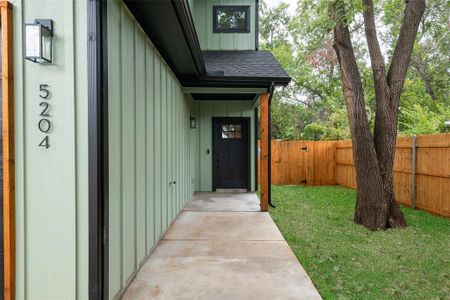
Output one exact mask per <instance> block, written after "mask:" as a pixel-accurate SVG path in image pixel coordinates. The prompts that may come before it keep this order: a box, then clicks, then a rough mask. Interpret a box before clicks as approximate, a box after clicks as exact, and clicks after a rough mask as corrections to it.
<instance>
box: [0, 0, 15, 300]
mask: <svg viewBox="0 0 450 300" xmlns="http://www.w3.org/2000/svg"><path fill="white" fill-rule="evenodd" d="M0 21H1V35H2V40H1V43H2V45H1V46H2V134H3V136H2V143H3V144H2V145H3V241H4V266H3V267H4V299H5V300H12V299H15V297H16V296H15V292H16V291H15V279H16V266H15V262H16V232H15V219H16V218H15V213H16V212H15V190H14V186H15V181H14V178H15V171H14V74H13V71H14V66H13V59H14V57H13V53H14V52H13V36H12V34H13V19H12V5H11V4H10V3H9V2H7V1H0Z"/></svg>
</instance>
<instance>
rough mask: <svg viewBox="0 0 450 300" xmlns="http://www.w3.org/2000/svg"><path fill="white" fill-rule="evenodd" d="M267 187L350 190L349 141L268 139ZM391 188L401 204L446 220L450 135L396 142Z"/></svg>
mask: <svg viewBox="0 0 450 300" xmlns="http://www.w3.org/2000/svg"><path fill="white" fill-rule="evenodd" d="M413 182H414V184H413ZM272 184H278V185H300V184H305V185H342V186H347V187H350V188H356V177H355V167H354V162H353V152H352V145H351V141H329V142H328V141H327V142H322V141H319V142H312V141H293V140H290V141H272ZM394 190H395V194H396V197H397V201H399V202H400V203H402V204H405V205H407V206H412V207H417V208H420V209H423V210H427V211H430V212H433V213H435V214H439V215H442V216H447V217H450V134H435V135H422V136H417V137H400V138H398V139H397V146H396V153H395V162H394Z"/></svg>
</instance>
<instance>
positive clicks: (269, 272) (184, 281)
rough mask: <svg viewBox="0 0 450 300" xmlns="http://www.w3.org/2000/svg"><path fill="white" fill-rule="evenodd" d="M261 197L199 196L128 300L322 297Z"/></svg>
mask: <svg viewBox="0 0 450 300" xmlns="http://www.w3.org/2000/svg"><path fill="white" fill-rule="evenodd" d="M258 210H259V199H258V198H257V196H256V195H255V194H252V193H243V194H231V193H228V194H227V193H197V194H195V195H194V197H193V199H192V200H191V201H190V202H189V203H188V204H187V205H186V207H185V209H184V210H183V212H182V213H181V214H180V215H179V217H178V219H177V220H176V221H175V222H174V223H173V225H172V227H171V228H170V229H169V231H168V232H167V234H166V235H165V236H164V238H163V240H162V241H161V242H160V244H159V245H158V247H157V248H156V250H155V252H154V253H153V254H152V255H151V256H150V258H149V259H148V261H147V262H146V263H145V264H144V266H143V267H142V269H141V270H140V271H139V273H138V274H137V276H136V278H135V279H134V280H133V282H132V283H131V285H130V287H129V288H128V290H127V291H126V293H125V295H124V299H186V300H188V299H189V300H193V299H205V300H216V299H217V300H232V299H245V300H247V299H257V300H263V299H267V300H269V299H270V300H274V299H321V298H320V295H319V293H318V292H317V290H316V289H315V287H314V285H313V284H312V282H311V280H310V279H309V277H308V275H307V274H306V272H305V271H304V270H303V268H302V266H301V265H300V263H299V262H298V260H297V259H296V257H295V256H294V254H293V253H292V251H291V249H290V248H289V246H288V244H287V243H286V241H285V240H284V238H283V236H282V235H281V233H280V231H279V230H278V228H277V226H276V225H275V223H274V222H273V221H272V219H271V217H270V215H269V214H268V213H261V212H259V211H258Z"/></svg>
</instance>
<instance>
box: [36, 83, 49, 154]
mask: <svg viewBox="0 0 450 300" xmlns="http://www.w3.org/2000/svg"><path fill="white" fill-rule="evenodd" d="M39 97H40V98H41V99H44V100H45V101H41V102H40V103H39V106H40V107H41V108H43V110H41V111H40V113H39V116H40V117H42V118H41V119H40V120H39V123H38V129H39V131H40V132H42V133H44V134H45V136H44V138H43V139H42V140H41V142H40V143H39V147H43V148H45V149H48V148H50V136H49V135H48V134H49V133H50V131H51V129H52V122H51V118H50V114H49V113H48V111H49V110H50V104H49V103H48V102H46V101H48V99H49V98H50V90H49V86H48V84H40V85H39Z"/></svg>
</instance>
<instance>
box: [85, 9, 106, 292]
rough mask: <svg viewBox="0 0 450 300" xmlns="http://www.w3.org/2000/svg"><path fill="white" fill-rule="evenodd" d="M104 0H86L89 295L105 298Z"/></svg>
mask: <svg viewBox="0 0 450 300" xmlns="http://www.w3.org/2000/svg"><path fill="white" fill-rule="evenodd" d="M106 28H107V12H106V0H89V1H88V6H87V31H88V32H87V33H88V44H87V47H88V156H89V170H88V179H89V195H88V197H89V204H88V206H89V221H88V223H89V299H91V300H94V299H95V300H97V299H108V274H109V271H108V182H109V178H108V173H109V171H108V85H107V83H108V79H107V74H108V65H107V63H108V56H107V40H106V38H107V32H106Z"/></svg>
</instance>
